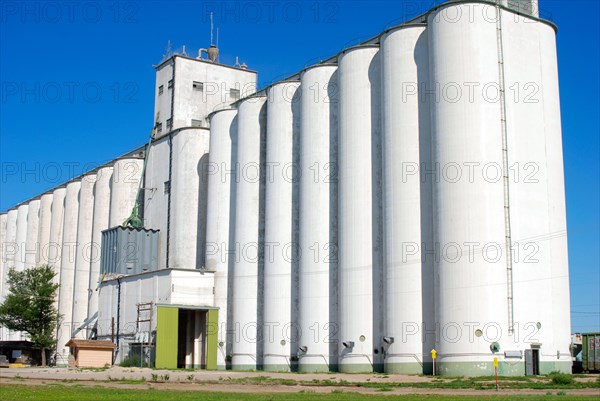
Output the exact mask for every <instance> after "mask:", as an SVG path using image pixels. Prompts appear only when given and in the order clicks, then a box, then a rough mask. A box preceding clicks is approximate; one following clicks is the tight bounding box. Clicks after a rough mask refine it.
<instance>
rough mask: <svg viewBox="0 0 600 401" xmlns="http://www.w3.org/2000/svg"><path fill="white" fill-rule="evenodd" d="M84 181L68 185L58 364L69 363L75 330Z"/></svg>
mask: <svg viewBox="0 0 600 401" xmlns="http://www.w3.org/2000/svg"><path fill="white" fill-rule="evenodd" d="M80 189H81V181H72V182H70V183H68V184H67V190H66V195H65V212H64V227H63V239H62V257H61V259H60V287H59V289H58V313H59V315H60V319H59V325H58V327H57V335H56V338H57V344H56V363H57V364H58V365H67V364H68V357H69V347H67V346H66V344H67V342H68V341H69V340H70V339H71V332H72V331H73V290H74V287H73V284H74V280H75V259H76V251H77V222H78V217H79V201H80V197H79V191H80Z"/></svg>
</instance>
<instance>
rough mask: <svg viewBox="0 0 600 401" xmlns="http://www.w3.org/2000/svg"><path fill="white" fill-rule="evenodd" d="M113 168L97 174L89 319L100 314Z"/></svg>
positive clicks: (109, 167)
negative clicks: (102, 245) (102, 251)
mask: <svg viewBox="0 0 600 401" xmlns="http://www.w3.org/2000/svg"><path fill="white" fill-rule="evenodd" d="M112 173H113V167H112V166H108V167H102V168H100V169H98V171H97V172H96V184H95V185H94V211H93V215H94V220H93V224H92V243H91V249H90V252H91V253H90V258H91V263H90V275H89V283H88V288H89V294H88V297H89V299H88V311H87V317H90V318H91V317H92V316H94V314H95V313H97V312H98V282H99V280H100V241H101V239H102V231H104V230H106V229H108V228H109V227H110V226H109V216H110V192H111V181H112Z"/></svg>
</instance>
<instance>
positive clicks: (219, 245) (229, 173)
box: [205, 109, 237, 369]
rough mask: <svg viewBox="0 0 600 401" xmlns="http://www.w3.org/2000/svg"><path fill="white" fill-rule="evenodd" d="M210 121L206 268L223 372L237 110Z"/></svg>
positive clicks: (228, 322) (227, 329) (228, 346)
mask: <svg viewBox="0 0 600 401" xmlns="http://www.w3.org/2000/svg"><path fill="white" fill-rule="evenodd" d="M209 118H210V154H209V167H208V171H209V175H208V201H207V221H206V256H205V266H206V269H207V270H208V271H212V272H214V277H215V306H216V307H217V308H219V326H218V347H219V349H218V352H217V368H218V369H225V367H226V365H227V356H228V355H231V346H232V339H233V338H232V335H231V332H232V325H231V323H232V321H231V314H232V312H233V311H232V308H230V307H229V305H230V302H233V295H234V294H233V291H232V288H231V285H232V280H233V275H232V274H231V273H232V268H233V261H234V258H233V257H230V254H229V250H230V249H231V247H232V244H233V234H234V230H233V227H232V223H233V221H234V220H235V213H234V212H235V185H236V183H235V175H234V166H233V164H234V159H235V154H234V152H233V151H234V149H235V148H236V142H237V139H236V136H237V110H235V109H226V110H220V111H217V112H215V113H214V114H212V115H210V116H209Z"/></svg>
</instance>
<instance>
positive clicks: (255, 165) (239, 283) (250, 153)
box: [231, 96, 266, 370]
mask: <svg viewBox="0 0 600 401" xmlns="http://www.w3.org/2000/svg"><path fill="white" fill-rule="evenodd" d="M265 101H266V97H264V96H257V97H252V98H249V99H246V100H243V101H242V102H241V103H240V105H239V108H238V134H237V139H238V143H237V159H236V169H237V176H236V199H235V236H234V238H235V240H234V243H233V244H231V246H232V247H233V248H234V249H235V262H234V270H233V291H234V294H235V297H234V299H233V325H234V327H233V329H234V331H235V335H234V339H233V348H232V361H231V365H232V368H233V369H236V370H246V369H255V368H256V367H257V365H258V366H260V364H261V360H262V352H261V351H262V350H261V347H260V337H259V336H261V335H262V330H259V329H258V328H259V327H260V323H261V317H262V316H261V315H262V313H259V310H260V308H262V305H260V303H259V300H261V298H262V288H261V287H260V278H259V276H260V275H262V271H261V270H262V267H261V266H259V265H260V264H261V263H262V259H261V257H260V256H261V255H260V253H261V252H262V243H263V240H264V238H263V237H264V215H263V213H264V199H263V197H264V193H263V192H264V188H263V186H264V177H263V174H264V171H263V164H264V151H265V149H264V148H265V146H264V145H265V143H264V140H265V131H266V104H265Z"/></svg>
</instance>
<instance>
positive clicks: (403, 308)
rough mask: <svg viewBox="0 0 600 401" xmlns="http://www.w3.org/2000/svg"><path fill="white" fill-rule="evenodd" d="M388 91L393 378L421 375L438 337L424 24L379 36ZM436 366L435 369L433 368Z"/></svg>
mask: <svg viewBox="0 0 600 401" xmlns="http://www.w3.org/2000/svg"><path fill="white" fill-rule="evenodd" d="M381 54H382V56H381V57H382V90H383V103H382V105H383V107H382V111H383V114H382V117H383V140H382V143H383V145H382V148H383V222H384V223H383V225H384V236H383V238H384V270H385V271H384V274H385V280H384V300H385V306H384V322H385V323H384V338H385V339H384V344H383V346H384V348H385V370H386V372H388V373H408V374H418V373H423V369H424V366H423V365H422V361H424V359H428V358H429V351H430V350H431V349H432V348H433V347H434V346H435V343H434V341H435V336H434V335H431V336H429V338H428V339H426V341H424V339H423V333H422V330H423V328H424V327H423V326H425V328H427V327H428V328H429V329H430V330H432V329H433V328H434V327H435V320H434V316H435V315H434V305H433V298H434V297H433V296H432V295H433V294H432V293H433V258H432V257H429V258H427V257H422V256H421V250H422V247H423V246H426V247H429V248H432V245H433V244H432V238H431V235H432V226H431V211H432V210H431V202H432V199H431V190H432V188H431V179H427V178H428V177H427V176H426V175H424V174H421V173H422V168H421V166H423V168H429V169H431V152H430V146H431V140H430V124H429V102H428V100H427V99H426V98H424V96H423V94H422V92H420V90H419V89H420V88H422V87H423V85H427V84H428V83H429V53H428V44H427V31H426V25H424V24H418V25H405V26H400V27H398V28H394V29H392V30H389V31H388V32H386V33H384V34H383V35H382V37H381ZM429 365H430V364H429Z"/></svg>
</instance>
